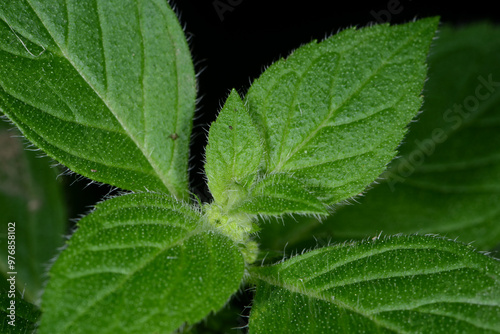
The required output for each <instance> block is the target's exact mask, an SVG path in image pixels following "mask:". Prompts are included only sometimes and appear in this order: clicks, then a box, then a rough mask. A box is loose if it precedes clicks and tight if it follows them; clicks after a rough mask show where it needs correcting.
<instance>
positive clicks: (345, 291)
mask: <svg viewBox="0 0 500 334" xmlns="http://www.w3.org/2000/svg"><path fill="white" fill-rule="evenodd" d="M252 276H253V277H254V279H255V280H256V282H257V290H256V296H255V299H254V302H253V306H252V312H251V314H250V333H274V332H276V333H315V334H321V333H336V332H338V333H415V332H419V333H499V332H500V317H499V316H498V315H499V314H500V263H499V261H498V260H495V259H493V258H490V257H487V256H485V255H483V254H479V253H477V252H476V251H474V250H473V249H472V247H470V246H466V245H463V244H460V243H457V242H454V241H449V240H445V239H440V238H435V237H424V236H400V237H391V238H384V239H377V240H370V241H364V242H355V243H350V244H347V243H346V244H341V245H336V246H330V247H325V248H321V249H318V250H315V251H311V252H308V253H305V254H303V255H299V256H296V257H293V258H291V259H290V260H287V261H284V262H282V263H279V264H276V265H272V266H266V267H257V268H255V270H254V271H253V273H252Z"/></svg>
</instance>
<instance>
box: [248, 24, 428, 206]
mask: <svg viewBox="0 0 500 334" xmlns="http://www.w3.org/2000/svg"><path fill="white" fill-rule="evenodd" d="M437 23H438V19H437V18H429V19H423V20H419V21H416V22H412V23H408V24H404V25H397V26H389V25H387V24H386V25H377V26H373V27H368V28H363V29H359V30H358V29H347V30H344V31H342V32H340V33H339V34H337V35H334V36H332V37H330V38H328V39H326V40H324V41H322V42H321V43H317V42H312V43H310V44H307V45H305V46H303V47H301V48H299V49H297V50H296V51H295V52H294V53H292V55H290V56H289V57H288V58H287V59H282V60H279V61H278V62H276V63H274V64H273V65H271V66H270V67H269V68H268V69H267V70H266V71H265V72H264V73H263V74H262V75H261V77H259V78H258V79H257V80H256V81H255V82H254V83H253V84H252V86H251V87H250V90H249V91H248V94H247V96H246V97H245V103H246V105H247V106H248V109H249V111H250V114H251V116H252V118H253V119H254V122H255V124H256V125H257V126H258V128H259V130H260V132H261V136H262V138H263V140H264V145H263V146H264V152H265V153H264V168H263V177H266V176H268V175H273V174H286V175H289V176H290V177H293V178H295V179H297V180H299V181H300V182H301V183H302V184H303V188H304V192H305V193H311V196H313V197H315V198H316V199H318V200H319V201H321V202H322V203H323V204H324V205H325V206H329V205H332V204H335V203H338V202H341V201H343V200H345V199H347V198H349V197H352V196H354V195H356V194H358V193H360V192H362V191H363V190H364V189H365V188H366V186H367V185H368V184H369V183H371V182H372V181H373V180H375V179H376V178H377V176H379V175H380V174H381V173H382V172H383V171H384V168H385V165H386V164H387V163H389V161H390V160H391V159H392V158H393V157H394V156H395V154H396V148H397V146H398V144H399V143H400V141H401V140H402V138H403V136H404V134H405V133H406V125H407V124H408V122H410V120H411V119H412V118H413V117H414V116H415V115H416V113H417V111H418V110H419V108H420V106H421V102H422V99H421V96H420V94H421V91H422V88H423V84H424V79H425V75H426V71H427V67H426V65H425V59H426V56H427V52H428V50H429V46H430V43H431V41H432V38H433V37H434V33H435V30H436V26H437ZM250 200H251V199H250ZM280 210H281V211H282V213H286V212H290V211H289V210H288V208H287V207H286V206H285V207H283V208H280V207H277V208H276V209H275V211H280ZM324 212H325V209H324V208H322V209H321V210H320V211H318V212H317V213H319V214H324ZM308 213H310V212H308Z"/></svg>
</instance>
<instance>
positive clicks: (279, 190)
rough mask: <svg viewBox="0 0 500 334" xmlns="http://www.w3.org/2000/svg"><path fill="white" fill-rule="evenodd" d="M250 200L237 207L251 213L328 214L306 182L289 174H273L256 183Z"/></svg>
mask: <svg viewBox="0 0 500 334" xmlns="http://www.w3.org/2000/svg"><path fill="white" fill-rule="evenodd" d="M248 197H249V198H248V200H246V201H245V202H243V203H242V204H241V205H240V206H239V207H238V208H237V209H238V210H239V211H243V212H246V213H250V214H255V215H257V214H265V215H281V214H283V213H285V212H286V213H293V212H300V213H309V214H323V215H326V214H328V211H327V210H326V208H325V206H324V204H323V203H321V201H320V200H318V199H317V198H316V197H314V195H313V194H311V193H310V192H309V191H308V190H307V188H305V187H304V184H303V183H302V182H301V181H300V180H298V179H296V178H294V177H293V176H290V175H288V174H272V175H269V176H267V177H266V178H264V179H262V180H260V181H258V182H256V183H255V185H254V187H253V188H252V191H251V193H250V194H249V196H248Z"/></svg>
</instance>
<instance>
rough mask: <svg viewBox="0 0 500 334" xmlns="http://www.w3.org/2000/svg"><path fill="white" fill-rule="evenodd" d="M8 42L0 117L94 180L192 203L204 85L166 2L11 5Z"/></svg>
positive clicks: (2, 16)
mask: <svg viewBox="0 0 500 334" xmlns="http://www.w3.org/2000/svg"><path fill="white" fill-rule="evenodd" d="M0 36H1V38H0V64H1V65H0V108H1V110H3V112H5V113H6V114H7V115H8V116H9V118H10V119H11V120H12V121H13V122H14V123H16V125H17V126H18V127H19V128H20V129H21V131H22V132H23V134H24V135H25V136H26V137H27V138H28V139H30V140H31V141H32V142H33V143H34V144H36V145H37V146H38V147H40V148H42V149H43V150H44V151H45V152H46V153H47V154H48V155H50V156H52V157H54V158H55V159H57V160H58V161H59V162H61V163H62V164H64V165H66V166H68V167H69V168H70V169H72V170H73V171H75V172H77V173H80V174H82V175H84V176H87V177H89V178H91V179H93V180H97V181H100V182H105V183H109V184H112V185H115V186H118V187H121V188H125V189H131V190H144V189H145V188H146V189H149V190H160V191H167V190H168V191H169V192H170V193H171V194H173V195H175V196H177V197H178V198H187V196H188V193H187V163H188V153H189V152H188V149H189V147H188V145H189V137H190V132H191V124H192V123H191V122H192V117H193V112H194V104H195V95H196V87H195V77H194V70H193V65H192V62H191V58H190V54H189V48H188V45H187V43H186V40H185V37H184V34H183V31H182V29H181V27H180V25H179V23H178V21H177V18H176V16H175V14H174V13H173V12H172V10H171V9H170V8H169V7H168V4H167V2H166V1H157V0H138V1H133V0H126V1H101V0H99V1H97V2H87V1H84V2H82V1H66V2H57V1H38V0H35V1H27V0H20V1H7V2H3V3H2V4H1V5H0Z"/></svg>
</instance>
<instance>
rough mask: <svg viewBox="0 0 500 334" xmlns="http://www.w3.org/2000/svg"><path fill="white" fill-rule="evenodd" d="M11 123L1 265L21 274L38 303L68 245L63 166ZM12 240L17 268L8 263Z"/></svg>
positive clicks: (0, 175)
mask: <svg viewBox="0 0 500 334" xmlns="http://www.w3.org/2000/svg"><path fill="white" fill-rule="evenodd" d="M11 127H12V126H10V125H8V124H7V123H6V122H3V121H1V120H0V208H1V209H0V212H1V213H0V227H1V228H2V231H1V232H0V245H1V247H0V268H1V270H2V272H4V273H6V272H12V271H15V272H17V275H16V285H17V287H18V289H19V290H20V291H22V292H23V297H24V299H26V300H27V301H29V302H32V303H33V302H37V298H39V297H40V294H41V290H42V287H43V284H44V281H45V279H46V277H45V273H46V271H47V265H48V264H49V262H50V260H51V259H53V257H54V256H55V255H56V254H57V249H58V248H59V247H61V246H62V245H63V235H64V234H65V233H66V219H67V218H66V210H65V208H64V204H65V203H64V200H63V192H62V189H61V184H60V183H59V182H58V181H57V180H56V177H57V173H58V172H57V170H56V169H53V168H50V167H49V165H50V159H47V158H40V157H39V156H38V155H39V154H40V153H39V152H33V151H28V150H25V148H24V147H23V143H22V140H21V139H20V138H16V137H19V135H20V134H19V132H18V131H14V129H11V130H8V128H11ZM9 227H10V229H9ZM8 229H9V230H10V232H12V234H8ZM10 237H13V238H15V239H9V238H10ZM11 240H14V242H15V246H16V248H15V251H16V253H15V259H16V261H15V270H9V268H8V262H7V260H8V258H7V256H8V255H9V254H8V253H7V251H8V249H7V245H9V241H11Z"/></svg>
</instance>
